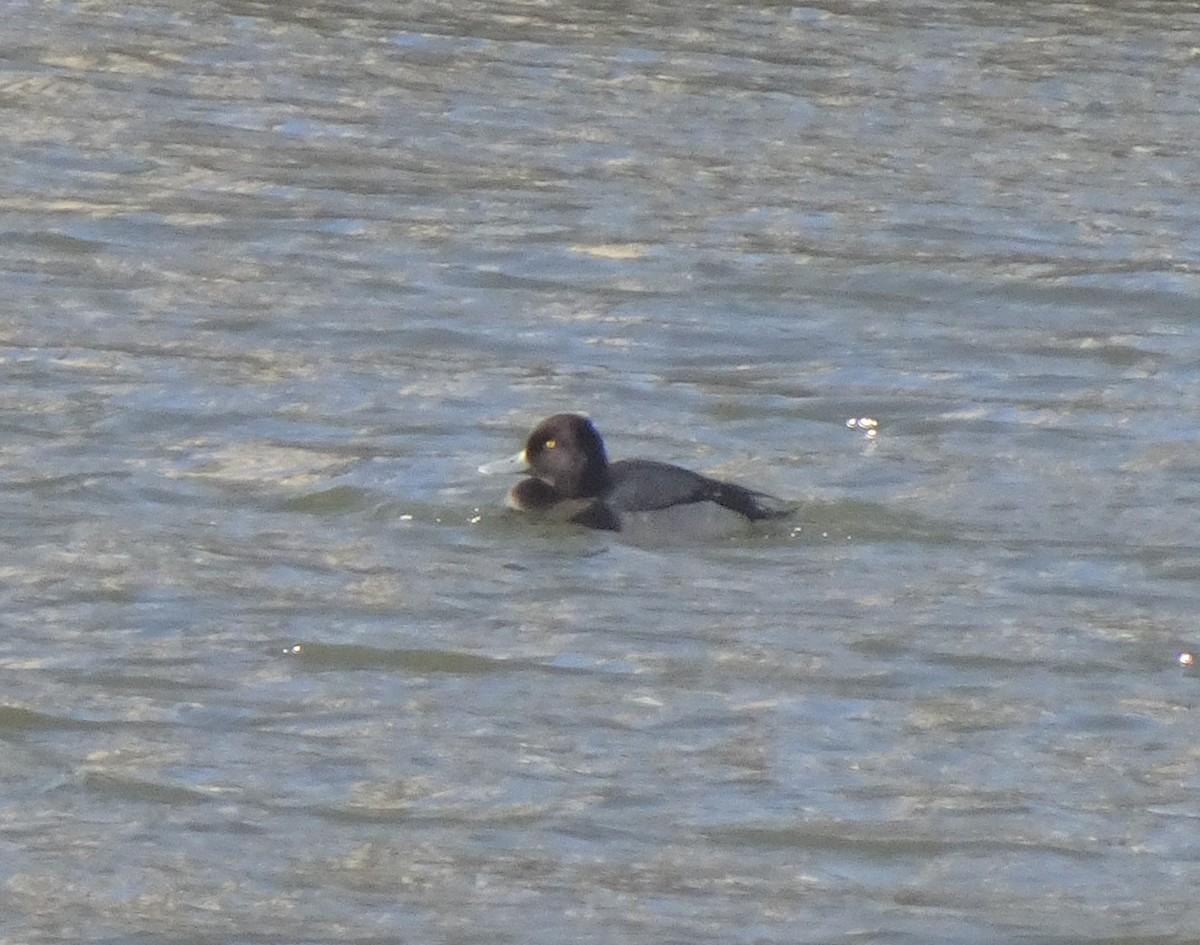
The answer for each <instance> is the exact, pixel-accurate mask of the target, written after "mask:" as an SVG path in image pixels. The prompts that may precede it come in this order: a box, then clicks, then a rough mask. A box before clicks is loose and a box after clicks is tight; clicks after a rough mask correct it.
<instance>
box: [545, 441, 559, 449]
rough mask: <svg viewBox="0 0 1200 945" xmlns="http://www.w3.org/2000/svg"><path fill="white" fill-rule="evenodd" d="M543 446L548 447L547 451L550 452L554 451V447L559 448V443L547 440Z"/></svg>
mask: <svg viewBox="0 0 1200 945" xmlns="http://www.w3.org/2000/svg"><path fill="white" fill-rule="evenodd" d="M542 445H543V446H544V447H546V449H548V450H552V449H554V447H556V446H558V441H557V440H547V441H546V442H545V443H543V444H542Z"/></svg>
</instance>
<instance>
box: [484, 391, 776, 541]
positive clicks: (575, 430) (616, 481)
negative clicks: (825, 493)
mask: <svg viewBox="0 0 1200 945" xmlns="http://www.w3.org/2000/svg"><path fill="white" fill-rule="evenodd" d="M479 471H480V472H482V473H485V474H486V473H494V472H503V471H525V472H528V473H530V478H528V479H523V480H522V481H521V482H519V483H517V484H516V485H515V486H513V488H512V489H510V490H509V493H508V505H509V506H510V507H511V508H514V509H517V510H519V511H522V512H534V513H539V514H541V515H544V516H546V517H548V518H552V519H556V520H560V521H567V522H574V523H575V524H577V525H586V526H587V527H589V528H599V529H607V530H609V531H620V530H621V529H622V528H623V527H624V526H625V524H627V523H628V521H629V520H630V519H631V518H633V517H638V518H642V517H644V516H643V515H642V513H658V512H667V511H676V510H680V509H684V508H686V509H688V510H699V509H700V507H709V508H712V509H725V510H728V512H732V513H734V514H735V515H736V516H740V520H741V521H743V522H755V521H760V520H762V519H770V518H779V517H781V516H784V515H787V514H788V513H789V512H790V511H791V508H790V507H788V506H787V505H786V504H784V503H783V502H781V501H780V500H779V499H776V498H774V497H773V496H769V495H767V494H766V493H763V492H755V491H754V490H752V489H747V488H745V487H744V486H739V485H735V484H734V483H731V482H722V481H720V480H718V479H709V478H708V477H707V476H702V475H700V474H699V473H694V472H692V471H691V470H688V469H683V468H682V467H680V466H672V465H670V464H669V463H661V462H658V461H656V460H652V459H622V460H618V461H617V462H615V463H610V462H609V461H608V457H607V455H606V454H605V451H604V441H603V440H601V439H600V434H599V433H597V432H596V428H595V427H594V426H592V421H591V420H589V419H588V418H587V417H584V416H581V415H579V414H574V413H559V414H555V415H554V416H553V417H548V418H547V419H545V420H543V421H542V422H541V423H539V424H538V425H537V427H536V428H535V429H534V431H533V432H532V433H531V434H529V439H528V440H526V442H525V449H523V450H522V451H521V452H520V453H518V454H517V455H516V456H515V457H513V458H512V459H508V460H500V461H499V462H496V463H488V464H486V465H484V466H480V467H479Z"/></svg>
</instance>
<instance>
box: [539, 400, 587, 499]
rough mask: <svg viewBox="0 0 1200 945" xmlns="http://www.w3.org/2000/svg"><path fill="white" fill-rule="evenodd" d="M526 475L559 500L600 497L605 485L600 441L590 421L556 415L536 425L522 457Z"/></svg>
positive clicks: (577, 416)
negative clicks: (552, 492)
mask: <svg viewBox="0 0 1200 945" xmlns="http://www.w3.org/2000/svg"><path fill="white" fill-rule="evenodd" d="M522 455H523V456H524V458H525V462H526V464H527V465H528V466H529V471H530V473H531V474H532V475H533V476H534V477H535V478H537V479H540V480H541V481H542V482H545V483H547V484H548V485H549V486H550V487H551V488H552V489H553V490H554V491H555V492H556V493H557V494H558V496H559V498H562V499H583V498H591V497H594V496H598V495H600V493H601V492H603V491H604V489H605V487H606V486H607V485H608V457H607V456H606V455H605V453H604V441H603V440H601V439H600V434H599V433H597V432H596V428H595V427H594V426H592V421H591V420H589V419H588V418H587V417H581V416H580V415H579V414H576V413H557V414H555V415H554V416H553V417H547V418H546V419H545V420H543V421H542V422H541V423H539V424H538V425H537V428H536V429H535V430H534V431H533V432H532V433H531V434H529V439H528V440H526V441H525V452H524V453H523V454H522Z"/></svg>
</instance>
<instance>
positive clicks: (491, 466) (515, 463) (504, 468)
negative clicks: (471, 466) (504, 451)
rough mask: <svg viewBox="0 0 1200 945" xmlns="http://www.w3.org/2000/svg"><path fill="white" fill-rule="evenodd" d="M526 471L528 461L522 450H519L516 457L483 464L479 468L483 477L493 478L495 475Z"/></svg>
mask: <svg viewBox="0 0 1200 945" xmlns="http://www.w3.org/2000/svg"><path fill="white" fill-rule="evenodd" d="M527 469H529V459H528V458H527V457H526V456H525V451H524V450H521V452H519V453H518V454H517V455H516V456H509V457H508V458H507V459H498V460H496V461H495V462H491V463H484V464H483V465H482V466H480V467H479V471H480V472H481V473H483V474H484V475H485V476H494V475H496V474H497V473H520V472H525V471H526V470H527Z"/></svg>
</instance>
